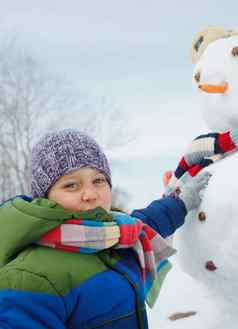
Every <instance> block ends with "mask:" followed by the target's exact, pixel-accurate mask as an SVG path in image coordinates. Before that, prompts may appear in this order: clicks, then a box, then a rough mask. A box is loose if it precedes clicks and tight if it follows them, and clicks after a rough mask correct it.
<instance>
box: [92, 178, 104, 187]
mask: <svg viewBox="0 0 238 329" xmlns="http://www.w3.org/2000/svg"><path fill="white" fill-rule="evenodd" d="M105 183H106V178H105V177H98V178H95V180H94V184H97V185H102V184H105Z"/></svg>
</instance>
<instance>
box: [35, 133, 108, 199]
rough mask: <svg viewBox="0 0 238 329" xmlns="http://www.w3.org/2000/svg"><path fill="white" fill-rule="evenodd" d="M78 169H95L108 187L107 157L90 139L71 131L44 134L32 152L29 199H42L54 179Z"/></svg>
mask: <svg viewBox="0 0 238 329" xmlns="http://www.w3.org/2000/svg"><path fill="white" fill-rule="evenodd" d="M82 167H92V168H96V169H97V170H99V171H100V172H102V173H103V174H104V175H105V177H106V178H107V180H108V183H109V184H110V186H111V185H112V184H111V172H110V168H109V164H108V161H107V158H106V156H105V154H104V153H103V151H102V150H101V148H100V146H99V145H98V144H97V143H96V141H95V140H94V139H93V138H91V137H89V136H87V135H85V134H84V133H81V132H80V131H78V130H74V129H67V130H62V131H60V132H57V133H51V134H47V135H45V136H44V137H43V138H42V139H41V140H40V141H39V142H38V143H37V144H36V145H35V146H34V147H33V149H32V182H31V193H32V196H33V197H34V198H40V197H45V196H46V195H47V192H48V190H49V189H50V187H51V186H52V185H53V184H54V183H55V182H56V181H57V179H58V178H60V177H61V176H63V175H65V174H67V173H69V172H70V171H72V170H75V169H80V168H82Z"/></svg>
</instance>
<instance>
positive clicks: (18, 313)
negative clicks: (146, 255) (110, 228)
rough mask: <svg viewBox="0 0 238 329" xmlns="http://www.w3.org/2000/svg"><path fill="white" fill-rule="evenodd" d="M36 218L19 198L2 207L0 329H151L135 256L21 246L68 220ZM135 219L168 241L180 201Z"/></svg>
mask: <svg viewBox="0 0 238 329" xmlns="http://www.w3.org/2000/svg"><path fill="white" fill-rule="evenodd" d="M38 212H39V206H38V208H37V207H36V208H34V207H32V205H31V201H27V200H23V199H20V198H17V199H14V200H11V201H9V202H7V203H6V204H5V205H4V206H2V207H1V208H0V262H1V263H2V265H4V266H2V268H1V269H0V329H19V328H24V329H46V328H47V329H65V328H68V329H86V328H87V329H94V328H95V329H96V328H98V329H122V328H123V329H129V328H130V329H131V328H133V329H137V328H138V329H139V328H140V329H142V328H145V329H146V328H148V323H147V315H146V308H145V300H144V290H143V285H142V279H141V272H140V268H139V265H138V263H137V260H136V258H135V255H134V254H133V251H132V250H131V249H126V250H120V251H118V250H117V251H116V250H113V249H109V250H106V251H103V252H100V253H98V254H93V255H92V254H91V255H85V254H76V253H66V252H63V251H60V250H55V249H52V248H47V247H42V246H36V245H33V244H30V243H28V242H25V241H27V239H29V241H30V238H29V236H30V235H31V234H32V232H33V233H34V232H35V233H36V234H37V230H38V231H39V234H40V236H41V235H42V234H44V233H45V232H47V231H48V230H49V228H50V227H52V228H53V227H54V226H56V225H59V223H61V222H63V221H64V220H65V217H64V216H65V215H64V216H63V215H62V216H61V213H59V212H58V213H57V214H56V210H55V209H53V208H50V209H40V213H41V217H39V216H38V215H37V214H38ZM132 215H133V216H135V217H137V218H140V219H142V220H143V221H144V222H145V223H147V224H149V225H150V226H152V227H153V228H154V229H155V230H156V231H157V232H159V233H160V234H161V235H162V236H164V237H166V236H168V235H171V234H173V233H174V231H175V230H176V229H177V228H178V227H179V226H181V225H182V224H183V223H184V218H185V216H186V209H185V206H184V203H183V202H182V201H181V200H180V199H175V198H173V197H166V198H163V199H161V200H157V201H154V202H152V203H151V204H150V205H149V206H148V207H147V208H145V209H140V210H134V211H133V212H132ZM19 225H20V226H19ZM6 227H7V228H6ZM18 227H19V228H18ZM45 227H46V228H45ZM9 230H12V231H14V232H13V233H12V235H11V234H9ZM35 233H34V234H35ZM6 236H8V239H6V238H5V237H6ZM37 238H38V236H37V235H34V239H37ZM9 240H11V241H10V242H9ZM22 241H24V244H26V246H24V248H23V246H22V249H23V250H22V251H21V248H19V243H21V244H22Z"/></svg>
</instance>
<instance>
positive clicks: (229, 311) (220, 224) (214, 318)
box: [150, 37, 238, 329]
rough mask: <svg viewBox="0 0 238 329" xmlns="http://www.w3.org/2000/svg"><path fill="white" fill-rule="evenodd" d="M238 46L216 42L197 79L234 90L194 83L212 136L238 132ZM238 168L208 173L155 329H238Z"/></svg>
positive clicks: (221, 166) (179, 240) (178, 243)
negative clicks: (181, 315) (172, 316)
mask: <svg viewBox="0 0 238 329" xmlns="http://www.w3.org/2000/svg"><path fill="white" fill-rule="evenodd" d="M237 45H238V37H231V38H227V39H221V40H217V41H215V42H213V43H211V44H210V45H209V46H208V47H207V49H206V50H205V52H204V53H203V55H202V56H201V58H200V61H199V62H198V63H197V65H196V66H195V69H194V74H196V73H197V72H198V71H199V72H200V76H201V77H200V81H199V83H200V84H210V85H211V84H215V85H219V84H222V83H224V82H227V83H228V86H229V87H228V90H227V91H226V93H225V94H210V93H205V92H203V91H200V90H199V88H198V83H197V82H196V81H195V80H194V81H193V83H194V87H195V90H196V92H197V95H198V97H199V100H200V101H201V107H202V110H203V113H204V119H205V121H206V123H207V125H208V128H209V131H213V132H214V131H223V130H230V129H237V128H238V111H237V97H238V96H237V95H238V59H237V58H236V57H234V56H232V53H231V51H232V49H233V47H235V46H237ZM204 133H205V132H204ZM194 137H196V136H194ZM237 168H238V154H237V153H234V154H231V155H229V156H227V157H226V158H225V159H223V160H221V161H219V162H218V163H216V164H214V165H212V166H210V167H208V168H207V169H205V170H208V171H210V172H211V173H212V174H213V175H212V178H211V180H210V181H209V184H208V187H207V188H206V190H205V191H204V194H203V201H202V203H201V206H200V209H198V210H196V211H193V212H191V213H190V214H188V216H187V217H186V223H185V225H184V226H183V228H182V229H180V230H179V231H178V232H177V234H176V238H175V242H174V243H175V247H176V248H177V249H178V254H177V259H178V261H177V262H176V268H175V270H174V272H173V273H172V274H171V276H170V277H169V278H168V280H167V282H166V286H165V287H164V290H163V293H162V295H161V299H160V302H159V304H160V305H161V307H159V305H157V306H156V307H157V308H156V310H155V311H153V312H152V313H151V320H150V321H151V327H152V328H159V327H161V328H165V329H166V328H183V329H186V328H193V329H195V328H201V327H202V326H204V328H206V329H211V328H216V329H218V328H221V329H224V328H235V327H237V320H238V306H237V302H238V280H237V277H238V239H237V237H238V202H237V200H236V196H237V195H238V184H237V180H236V173H237ZM200 211H204V212H205V214H206V220H205V221H203V222H201V221H199V220H198V213H199V212H200ZM207 261H213V263H214V264H215V266H216V267H217V268H216V270H215V271H209V270H208V269H206V267H205V264H206V262H207ZM181 270H183V271H184V272H185V273H186V275H185V274H183V272H181ZM187 275H189V276H187ZM175 291H176V294H175ZM164 303H165V304H166V306H163V304H164ZM191 310H194V311H197V314H196V315H195V316H192V317H190V318H186V319H183V320H177V321H176V322H172V321H170V320H168V315H169V313H173V312H184V311H191ZM157 311H158V313H159V311H160V317H159V318H157V316H156V313H157Z"/></svg>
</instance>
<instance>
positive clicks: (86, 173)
mask: <svg viewBox="0 0 238 329" xmlns="http://www.w3.org/2000/svg"><path fill="white" fill-rule="evenodd" d="M48 199H49V200H51V201H55V202H57V203H59V204H60V205H61V206H63V207H64V209H67V210H72V211H87V210H91V209H94V208H96V207H102V208H104V209H105V210H106V211H109V210H110V209H111V200H112V195H111V188H110V186H109V184H108V181H107V179H106V177H105V176H104V175H103V174H102V173H100V172H99V171H98V170H97V169H93V168H89V167H84V168H81V169H78V170H75V171H73V172H71V173H69V174H66V175H64V176H62V177H60V178H59V179H58V180H57V182H56V183H55V184H54V185H53V186H52V187H51V188H50V190H49V193H48Z"/></svg>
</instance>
